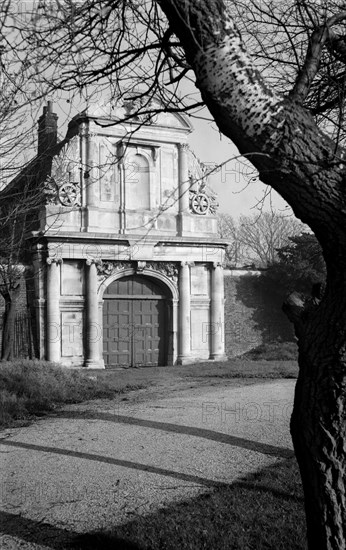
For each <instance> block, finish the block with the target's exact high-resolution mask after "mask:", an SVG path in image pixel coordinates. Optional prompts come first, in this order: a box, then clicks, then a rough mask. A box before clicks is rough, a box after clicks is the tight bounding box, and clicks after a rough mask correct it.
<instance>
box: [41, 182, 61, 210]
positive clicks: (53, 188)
mask: <svg viewBox="0 0 346 550" xmlns="http://www.w3.org/2000/svg"><path fill="white" fill-rule="evenodd" d="M43 193H44V195H45V202H46V204H56V203H57V199H58V186H57V184H56V183H55V180H54V178H52V176H47V178H46V181H45V182H44V183H43Z"/></svg>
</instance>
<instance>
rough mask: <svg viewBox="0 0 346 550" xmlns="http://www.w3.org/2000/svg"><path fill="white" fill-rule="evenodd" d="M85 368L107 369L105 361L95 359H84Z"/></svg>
mask: <svg viewBox="0 0 346 550" xmlns="http://www.w3.org/2000/svg"><path fill="white" fill-rule="evenodd" d="M83 368H85V369H105V368H106V367H105V364H104V361H103V360H102V361H95V360H94V359H87V360H86V361H84V365H83Z"/></svg>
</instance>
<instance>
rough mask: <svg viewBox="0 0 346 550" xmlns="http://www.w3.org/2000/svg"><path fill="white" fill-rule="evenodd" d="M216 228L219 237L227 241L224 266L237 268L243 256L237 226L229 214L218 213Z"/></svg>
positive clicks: (241, 262)
mask: <svg viewBox="0 0 346 550" xmlns="http://www.w3.org/2000/svg"><path fill="white" fill-rule="evenodd" d="M217 227H218V233H219V235H220V237H221V238H222V239H227V240H228V241H229V245H228V247H227V248H226V251H225V265H226V266H227V267H239V266H240V265H242V264H243V263H244V254H243V247H242V243H241V241H240V239H239V228H238V225H237V224H236V222H235V221H234V220H233V218H232V216H231V215H230V214H224V213H220V214H218V217H217Z"/></svg>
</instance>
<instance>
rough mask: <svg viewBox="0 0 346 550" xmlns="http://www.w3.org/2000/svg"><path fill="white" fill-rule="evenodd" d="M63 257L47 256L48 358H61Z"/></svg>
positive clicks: (52, 359)
mask: <svg viewBox="0 0 346 550" xmlns="http://www.w3.org/2000/svg"><path fill="white" fill-rule="evenodd" d="M61 262H62V261H61V259H55V258H47V264H48V268H47V360H48V361H53V362H55V363H58V362H59V361H60V359H61V326H60V264H61Z"/></svg>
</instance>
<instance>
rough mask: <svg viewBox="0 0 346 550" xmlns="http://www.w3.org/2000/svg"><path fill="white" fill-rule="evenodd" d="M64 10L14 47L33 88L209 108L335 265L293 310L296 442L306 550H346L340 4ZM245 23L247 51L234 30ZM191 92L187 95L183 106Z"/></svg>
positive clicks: (22, 27)
mask: <svg viewBox="0 0 346 550" xmlns="http://www.w3.org/2000/svg"><path fill="white" fill-rule="evenodd" d="M54 6H55V8H54V10H53V12H52V13H49V9H48V7H47V4H43V5H42V6H41V8H40V10H39V11H37V12H36V13H35V14H34V15H35V17H32V18H31V19H30V18H29V21H25V22H22V21H20V22H19V23H18V24H17V26H16V28H15V36H12V42H11V43H12V47H13V49H14V50H15V51H16V55H18V56H19V58H21V56H22V57H23V56H24V55H27V56H28V58H29V59H30V58H31V59H32V63H31V64H30V66H29V67H27V68H26V73H27V76H28V77H30V79H29V81H30V82H31V83H35V82H36V83H37V85H39V86H41V87H43V88H45V89H46V90H47V92H48V91H49V90H50V91H52V90H62V91H64V92H71V93H72V92H73V91H74V90H76V92H78V93H80V94H82V93H84V94H86V93H87V95H88V97H89V98H92V96H93V95H94V94H97V93H99V92H103V91H104V90H106V89H107V90H109V91H110V94H111V96H113V97H114V98H117V97H119V96H120V97H121V96H122V97H124V96H128V95H129V94H130V95H131V97H132V98H133V101H134V111H133V116H136V115H138V112H140V113H141V114H142V116H143V117H144V120H145V117H147V119H150V117H151V116H153V115H154V114H155V109H154V111H153V110H152V108H151V99H152V98H153V97H154V96H158V97H159V98H160V99H161V100H162V104H163V105H164V107H163V108H164V109H166V110H179V109H183V110H185V111H188V112H192V111H193V110H194V111H196V109H198V108H199V106H200V105H201V103H204V104H205V105H206V106H207V107H208V109H209V112H210V114H211V116H212V118H213V119H214V120H215V122H216V124H217V125H218V127H219V129H220V131H221V132H222V133H223V134H225V135H226V136H227V137H228V138H230V139H231V140H232V141H233V142H234V143H235V144H236V145H237V147H238V148H239V151H240V153H242V154H246V155H247V157H248V158H249V159H250V160H251V162H252V163H253V165H254V166H255V167H256V169H257V170H258V172H259V175H260V179H261V180H262V182H264V183H265V184H267V185H269V186H271V187H272V188H273V189H275V190H276V191H277V192H278V193H279V194H280V195H281V196H282V197H283V198H284V199H285V200H286V201H287V202H288V204H289V205H290V206H291V207H292V209H293V211H294V213H295V215H296V216H297V218H299V219H300V220H301V221H302V222H303V223H305V224H307V225H308V226H309V227H310V228H311V229H312V231H313V232H314V233H315V235H316V237H317V239H318V240H319V242H320V244H321V247H322V250H323V254H324V259H325V261H326V265H327V283H326V288H325V291H324V293H323V295H322V294H321V295H319V296H316V295H314V296H313V297H311V298H309V297H306V296H301V295H294V296H291V298H290V299H289V300H288V301H287V303H286V306H285V307H286V311H287V314H288V315H289V317H290V319H291V320H292V322H293V323H294V326H295V330H296V334H297V337H298V340H299V366H300V372H299V377H298V381H297V386H296V392H295V401H294V411H293V415H292V420H291V433H292V438H293V443H294V448H295V452H296V456H297V459H298V463H299V467H300V471H301V475H302V480H303V487H304V493H305V502H306V517H307V530H308V542H309V548H310V549H311V550H312V549H313V550H316V549H323V550H325V549H328V550H331V549H334V550H336V549H338V550H341V549H345V548H346V480H345V472H346V453H345V446H346V397H345V386H346V352H345V349H346V281H345V278H346V275H345V274H346V229H345V228H346V194H345V189H346V186H345V183H346V161H345V149H344V146H343V142H344V124H343V120H344V104H345V102H344V83H345V40H346V29H345V21H346V6H345V4H344V2H338V1H334V0H332V1H328V2H312V0H311V1H306V0H287V1H286V2H274V1H272V0H268V1H266V2H259V1H258V2H257V1H255V0H251V1H250V2H235V1H234V2H233V1H232V0H230V1H227V2H226V1H223V0H215V1H207V0H156V1H154V0H153V1H149V0H147V1H144V2H139V1H138V0H127V1H125V0H117V1H110V0H106V1H102V2H101V1H99V0H90V1H88V2H85V3H83V4H79V3H78V4H74V3H72V2H70V1H66V2H65V1H63V0H62V1H61V2H59V6H58V7H56V6H57V4H54ZM160 8H161V10H162V11H160ZM240 9H242V10H243V15H244V14H246V15H247V20H243V19H242V17H240V16H239V15H240V14H239V10H240ZM163 14H164V15H163ZM243 21H244V24H245V23H246V25H247V27H246V33H248V34H247V37H246V42H245V41H244V40H243V39H242V36H241V33H240V32H239V29H238V27H237V24H238V25H239V26H240V28H241V26H242V24H243ZM2 32H3V34H4V33H5V34H6V33H11V32H12V34H13V29H12V30H11V29H10V27H8V29H7V28H6V29H4V28H3V29H2ZM244 32H245V29H244ZM35 63H36V66H37V67H39V69H38V70H36V71H34V70H33V67H34V66H35ZM259 69H260V71H259ZM182 79H188V84H187V86H190V87H189V88H188V90H191V93H190V92H189V91H188V93H185V94H184V93H182V94H181V95H180V92H181V91H184V89H183V88H182V82H183V80H182ZM27 81H28V79H27ZM193 84H195V86H196V88H197V89H198V91H199V94H197V96H196V95H195V94H194V92H193V89H194V88H193ZM86 90H87V92H86ZM185 91H186V88H185ZM136 102H137V103H136ZM138 110H139V111H138Z"/></svg>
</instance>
